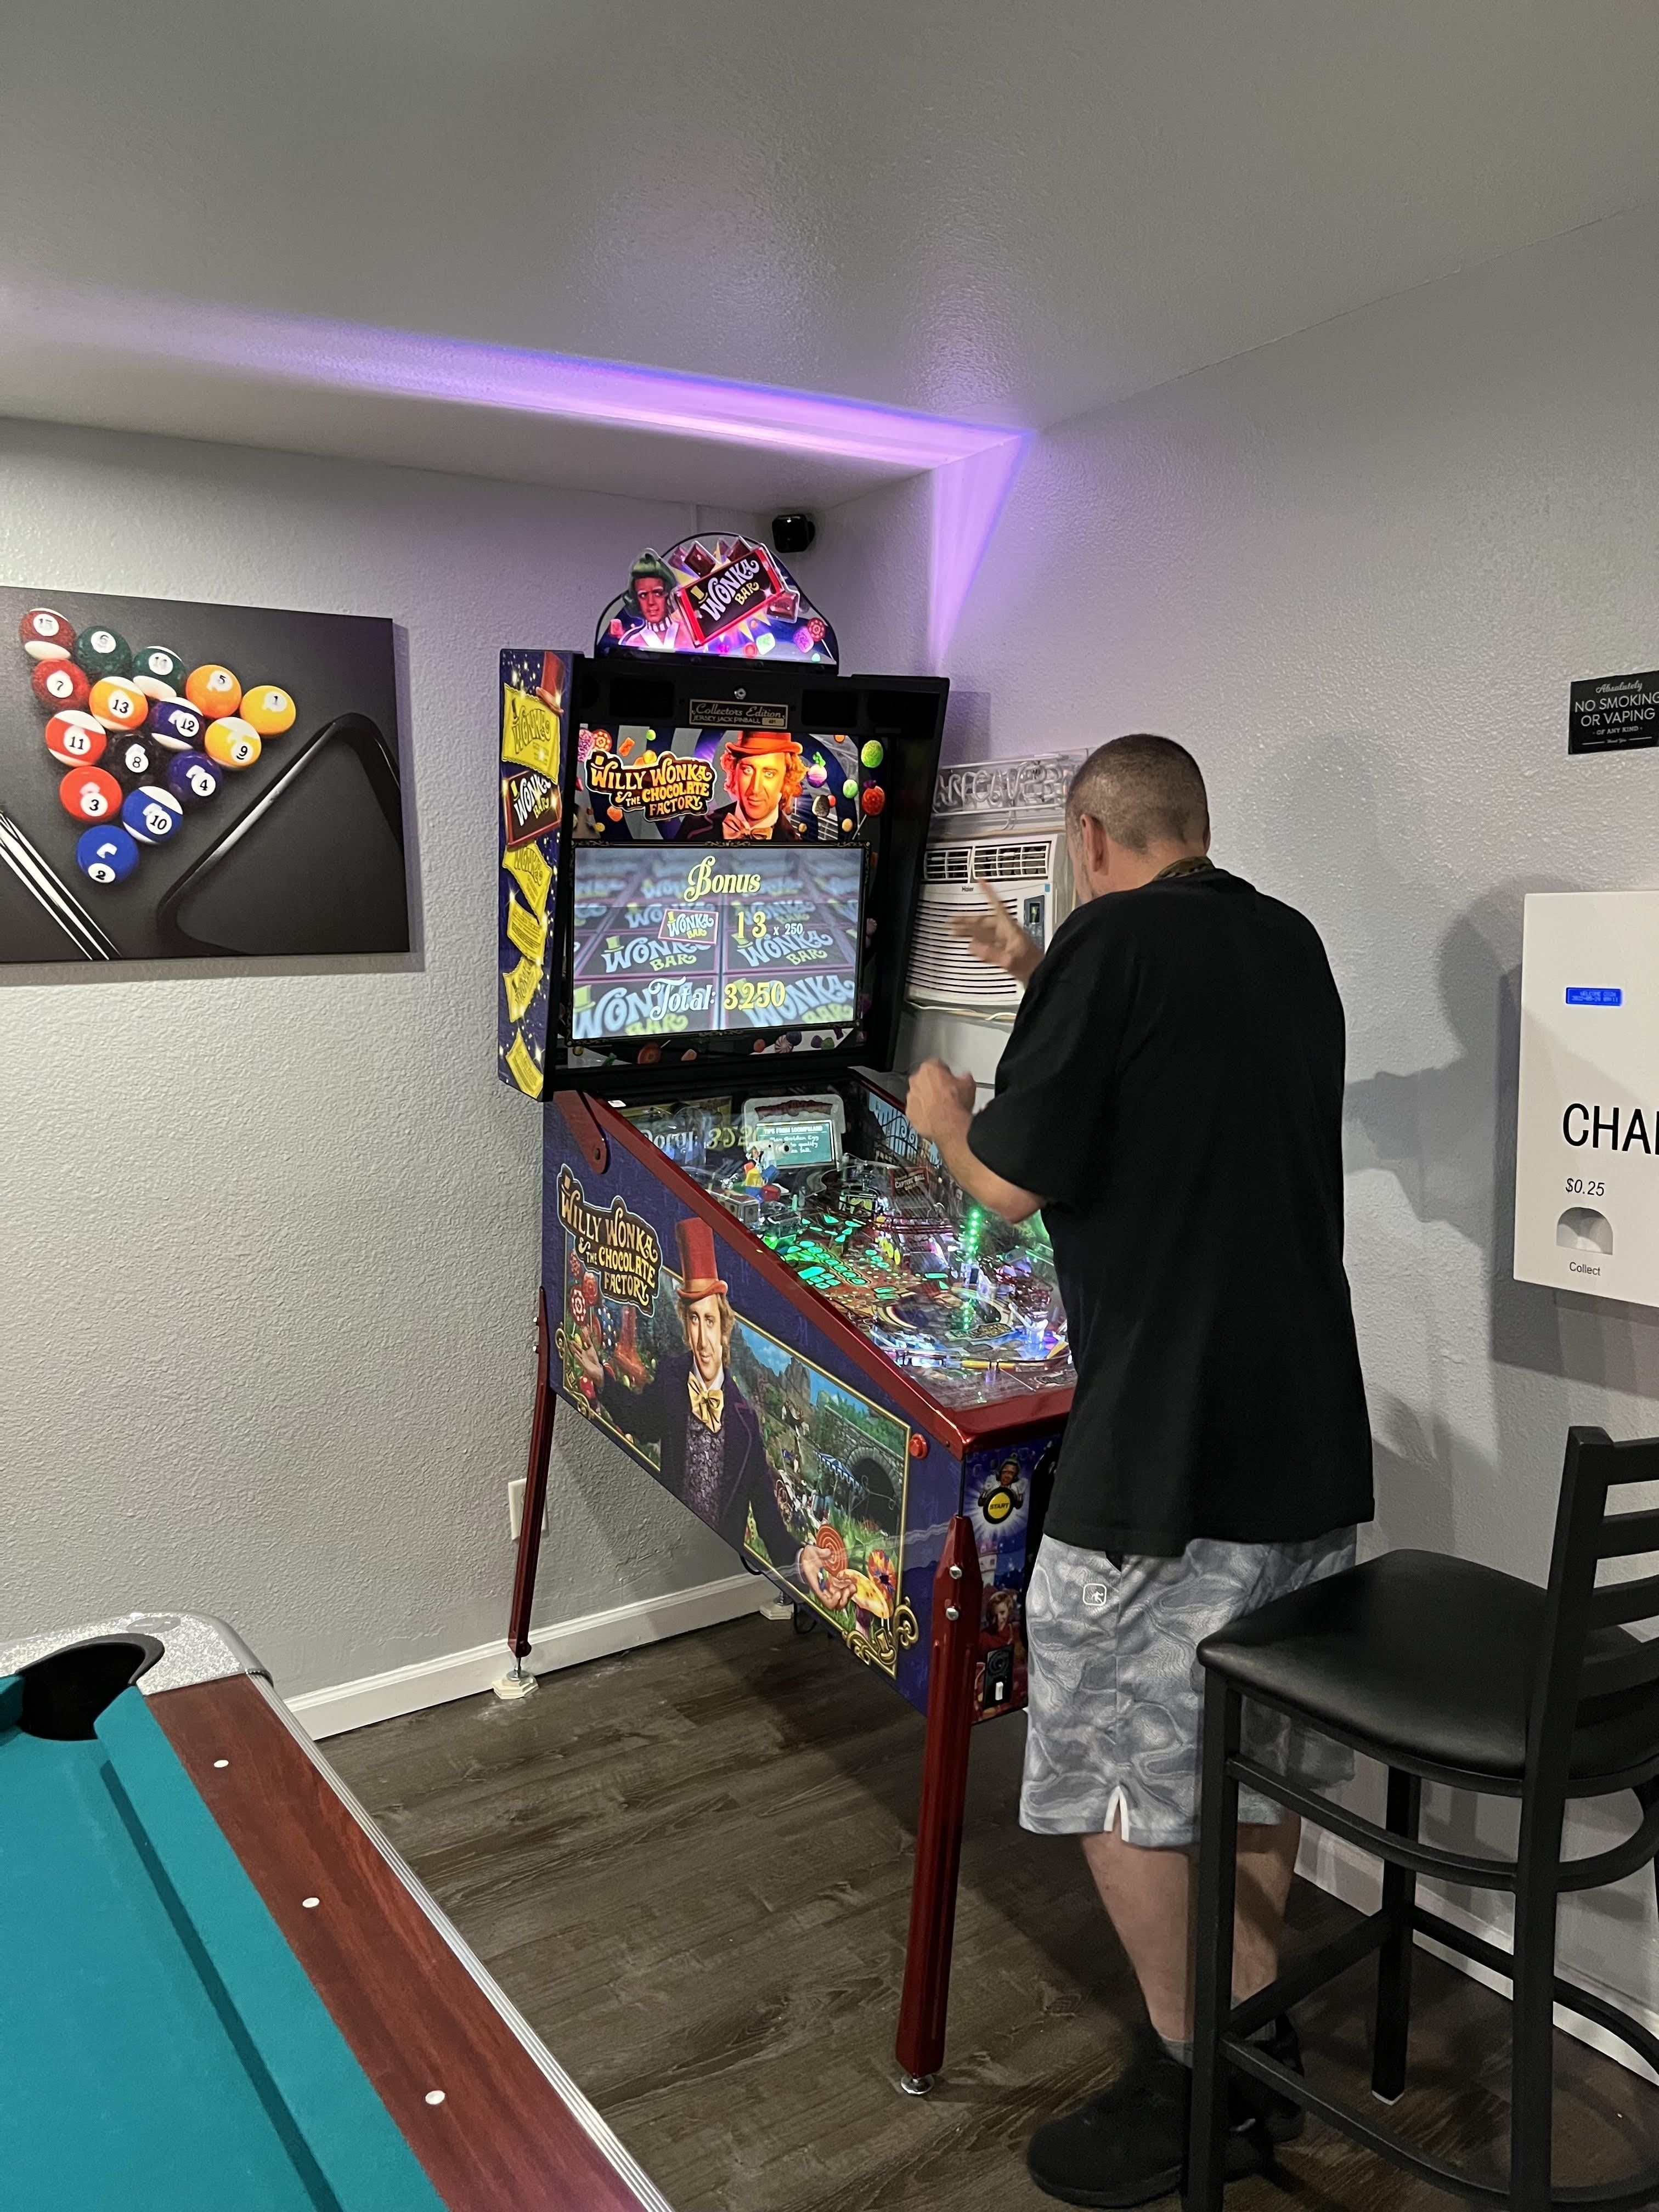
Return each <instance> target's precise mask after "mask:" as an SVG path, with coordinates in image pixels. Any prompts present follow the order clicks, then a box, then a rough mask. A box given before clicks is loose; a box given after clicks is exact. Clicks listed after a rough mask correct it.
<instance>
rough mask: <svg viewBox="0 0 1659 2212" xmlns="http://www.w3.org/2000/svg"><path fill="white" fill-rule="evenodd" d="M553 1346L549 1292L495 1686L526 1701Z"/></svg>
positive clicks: (539, 1317)
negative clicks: (506, 1655) (503, 1653)
mask: <svg viewBox="0 0 1659 2212" xmlns="http://www.w3.org/2000/svg"><path fill="white" fill-rule="evenodd" d="M552 1354H553V1347H552V1342H551V1338H550V1331H549V1329H548V1325H547V1292H546V1291H545V1290H544V1291H541V1292H539V1294H538V1297H537V1301H536V1404H535V1410H534V1412H533V1413H532V1417H531V1423H530V1458H529V1461H528V1463H527V1464H526V1468H525V1483H524V1514H523V1517H522V1519H521V1520H520V1523H519V1559H518V1565H517V1567H516V1569H515V1570H514V1572H513V1609H512V1611H511V1613H509V1614H508V1616H507V1650H509V1651H510V1652H511V1653H512V1654H513V1671H512V1673H511V1674H503V1675H502V1677H501V1680H500V1681H499V1682H497V1683H495V1686H494V1687H495V1695H496V1696H497V1697H498V1698H527V1697H528V1696H529V1695H530V1692H532V1690H533V1689H534V1688H535V1686H536V1677H535V1676H534V1675H533V1674H526V1672H525V1666H524V1662H525V1661H526V1659H527V1658H528V1657H529V1656H530V1613H531V1608H532V1606H533V1605H534V1604H535V1601H536V1569H537V1566H538V1564H539V1562H540V1559H541V1549H542V1510H543V1508H544V1506H545V1504H546V1503H547V1462H548V1456H549V1455H550V1452H551V1450H552V1449H553V1415H554V1413H555V1412H556V1408H557V1407H558V1402H559V1401H558V1400H557V1398H556V1396H555V1395H554V1394H553V1392H552V1390H551V1389H550V1387H549V1384H550V1376H551V1371H552Z"/></svg>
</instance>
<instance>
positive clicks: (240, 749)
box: [202, 714, 261, 768]
mask: <svg viewBox="0 0 1659 2212" xmlns="http://www.w3.org/2000/svg"><path fill="white" fill-rule="evenodd" d="M260 749H261V748H260V738H259V732H258V730H256V729H255V728H254V726H253V725H252V723H251V722H245V721H244V720H242V718H241V716H240V714H222V715H221V716H220V717H219V719H218V720H217V721H216V722H210V723H209V724H208V730H207V735H206V737H204V738H203V740H202V750H203V751H204V753H206V755H207V757H208V758H209V759H210V760H216V761H217V762H218V763H219V765H220V767H221V768H252V765H253V763H254V762H255V761H257V760H258V757H259V753H260Z"/></svg>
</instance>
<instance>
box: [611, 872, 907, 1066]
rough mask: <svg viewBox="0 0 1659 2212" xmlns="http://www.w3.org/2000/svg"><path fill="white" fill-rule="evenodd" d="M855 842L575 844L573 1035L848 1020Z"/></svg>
mask: <svg viewBox="0 0 1659 2212" xmlns="http://www.w3.org/2000/svg"><path fill="white" fill-rule="evenodd" d="M865 887H866V851H865V848H863V847H862V846H860V845H846V846H841V845H811V844H801V845H787V846H770V845H750V844H732V845H730V846H726V847H725V848H720V847H716V848H714V850H712V851H711V850H709V849H708V848H707V847H702V848H699V847H696V846H688V845H684V844H680V843H674V844H667V843H656V844H638V845H618V844H603V845H602V844H594V845H582V844H578V845H577V846H576V848H574V873H573V886H572V937H571V1000H570V1041H571V1042H572V1043H573V1044H576V1045H589V1046H592V1045H596V1044H599V1043H602V1042H604V1041H605V1040H606V1039H609V1038H617V1037H659V1038H668V1037H671V1036H674V1035H676V1034H680V1033H684V1034H699V1033H700V1034H704V1035H707V1034H709V1033H711V1032H721V1031H728V1032H729V1031H734V1030H780V1029H798V1028H800V1027H802V1026H804V1025H805V1026H810V1027H813V1028H816V1027H817V1026H819V1025H820V1024H822V1025H823V1026H825V1027H829V1026H835V1025H841V1024H850V1023H851V1022H852V1021H853V1020H854V1013H855V1009H856V1007H857V1004H858V994H859V969H860V951H861V948H862V945H863V941H864V902H865Z"/></svg>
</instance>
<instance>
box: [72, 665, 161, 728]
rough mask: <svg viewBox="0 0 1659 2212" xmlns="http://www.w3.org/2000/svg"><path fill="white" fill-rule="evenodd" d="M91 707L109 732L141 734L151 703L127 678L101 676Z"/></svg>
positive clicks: (92, 697)
mask: <svg viewBox="0 0 1659 2212" xmlns="http://www.w3.org/2000/svg"><path fill="white" fill-rule="evenodd" d="M87 704H88V707H89V708H91V710H92V712H93V713H94V714H96V715H97V717H98V719H99V720H100V722H101V723H102V724H103V726H104V727H105V728H106V730H142V729H143V726H144V717H145V715H146V714H149V700H148V699H147V698H146V697H145V696H144V695H143V692H142V691H141V690H139V689H138V686H137V684H130V683H129V682H128V681H127V679H126V678H125V676H100V678H99V679H98V681H97V682H96V683H95V684H94V685H93V687H92V695H91V696H90V697H89V698H88V701H87Z"/></svg>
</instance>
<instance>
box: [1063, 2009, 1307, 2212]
mask: <svg viewBox="0 0 1659 2212" xmlns="http://www.w3.org/2000/svg"><path fill="white" fill-rule="evenodd" d="M1267 2094H1269V2092H1267V2091H1266V2090H1263V2091H1261V2095H1262V2096H1264V2097H1265V2096H1267ZM1192 2097H1193V2075H1192V2069H1191V2068H1190V2067H1188V2066H1183V2065H1182V2063H1181V2062H1180V2060H1179V2059H1178V2058H1171V2057H1170V2054H1169V2052H1168V2051H1165V2049H1164V2046H1163V2045H1162V2044H1161V2043H1160V2042H1159V2041H1158V2038H1157V2037H1156V2036H1155V2035H1154V2034H1153V2033H1152V2030H1151V2028H1150V2027H1146V2028H1142V2029H1141V2030H1140V2032H1139V2036H1138V2037H1137V2039H1136V2045H1135V2050H1134V2053H1133V2057H1131V2058H1130V2061H1129V2063H1128V2064H1127V2066H1126V2067H1125V2068H1124V2069H1123V2071H1122V2073H1121V2074H1120V2075H1118V2077H1117V2079H1116V2081H1114V2082H1113V2083H1112V2085H1111V2087H1109V2089H1103V2090H1102V2091H1101V2092H1100V2093H1099V2094H1098V2095H1097V2096H1094V2097H1091V2098H1090V2099H1089V2100H1088V2102H1087V2103H1086V2104H1083V2105H1079V2106H1078V2108H1077V2110H1076V2111H1075V2112H1067V2113H1066V2115H1065V2117H1064V2118H1061V2119H1058V2120H1050V2121H1048V2124H1046V2125H1045V2126H1043V2127H1040V2128H1039V2129H1038V2130H1037V2131H1036V2134H1035V2135H1034V2136H1032V2137H1031V2140H1030V2143H1029V2144H1028V2145H1027V2147H1026V2152H1025V2165H1026V2170H1027V2171H1028V2172H1029V2173H1030V2177H1031V2179H1032V2180H1033V2181H1034V2182H1036V2185H1037V2187H1038V2188H1039V2189H1041V2190H1042V2191H1043V2192H1044V2193H1045V2194H1046V2195H1048V2196H1049V2197H1059V2198H1060V2202H1061V2203H1064V2204H1092V2205H1114V2206H1115V2205H1128V2204H1147V2203H1151V2202H1152V2198H1153V2197H1169V2196H1171V2195H1172V2194H1173V2193H1174V2192H1175V2191H1176V2190H1177V2189H1179V2188H1180V2187H1181V2185H1182V2181H1183V2180H1184V2179H1185V2177H1186V2172H1187V2123H1188V2114H1189V2112H1190V2111H1191V2108H1192ZM1288 2101H1289V2100H1287V2099H1280V2100H1279V2102H1281V2103H1285V2102H1288ZM1299 2117H1300V2116H1299V2114H1298V2118H1299ZM1266 2133H1267V2130H1266V2126H1265V2124H1262V2125H1260V2126H1259V2125H1258V2124H1257V2115H1256V2114H1255V2112H1254V2111H1250V2112H1244V2113H1243V2115H1242V2117H1241V2118H1239V2119H1237V2121H1236V2122H1235V2124H1234V2126H1233V2128H1232V2130H1231V2132H1230V2133H1229V2135H1228V2137H1227V2167H1226V2171H1227V2179H1229V2180H1230V2181H1233V2180H1237V2179H1239V2178H1240V2177H1242V2176H1243V2175H1244V2174H1247V2173H1260V2172H1262V2171H1263V2170H1264V2169H1265V2167H1266V2166H1267V2163H1268V2160H1269V2159H1270V2157H1271V2155H1272V2152H1271V2149H1270V2147H1269V2145H1268V2143H1267V2141H1266V2140H1265V2136H1266ZM1285 2140H1287V2141H1288V2137H1286V2138H1285Z"/></svg>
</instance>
